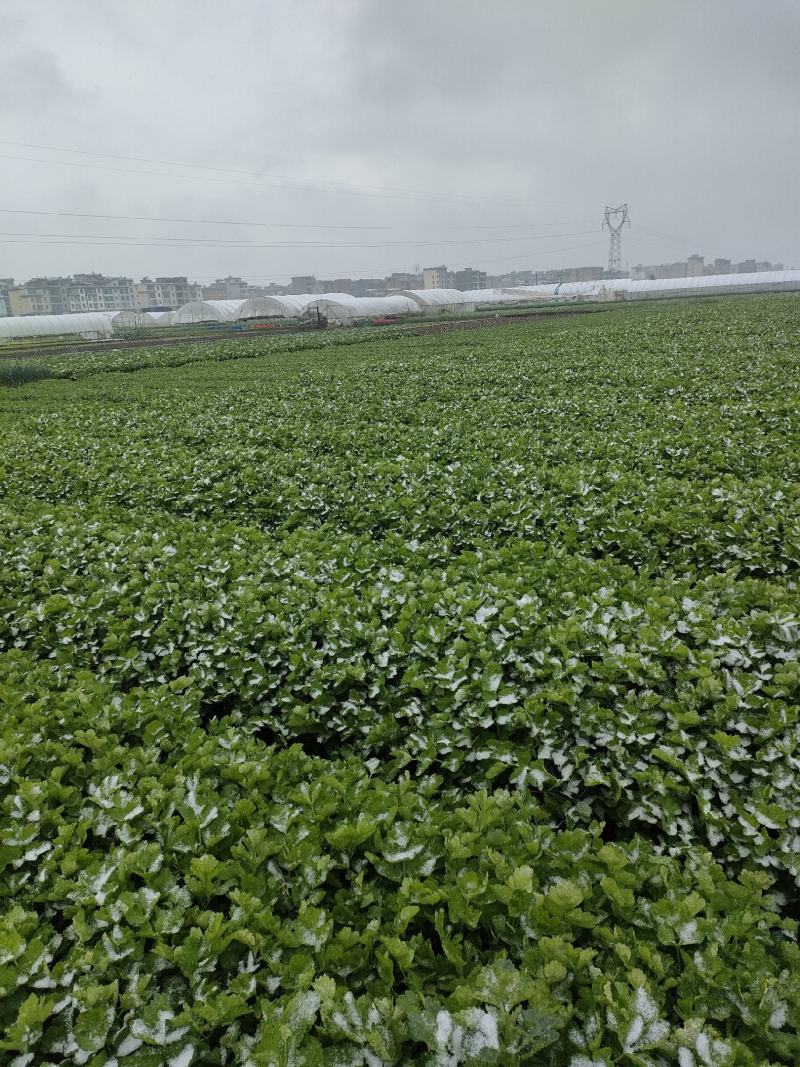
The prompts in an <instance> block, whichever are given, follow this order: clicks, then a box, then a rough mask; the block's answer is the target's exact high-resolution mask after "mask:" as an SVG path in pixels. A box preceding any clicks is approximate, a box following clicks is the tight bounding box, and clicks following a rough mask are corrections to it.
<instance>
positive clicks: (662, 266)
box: [631, 260, 687, 281]
mask: <svg viewBox="0 0 800 1067" xmlns="http://www.w3.org/2000/svg"><path fill="white" fill-rule="evenodd" d="M686 269H687V268H686V260H680V261H679V262H676V263H655V264H651V265H650V266H643V265H642V264H641V263H640V264H638V265H637V266H635V267H631V278H632V279H633V280H634V281H644V280H645V279H648V278H685V277H686Z"/></svg>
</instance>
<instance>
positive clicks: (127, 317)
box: [111, 311, 159, 329]
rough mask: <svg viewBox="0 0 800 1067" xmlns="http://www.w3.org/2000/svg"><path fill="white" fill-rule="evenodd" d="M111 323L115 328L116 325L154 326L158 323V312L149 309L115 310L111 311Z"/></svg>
mask: <svg viewBox="0 0 800 1067" xmlns="http://www.w3.org/2000/svg"><path fill="white" fill-rule="evenodd" d="M112 314H113V317H112V319H111V325H112V326H113V327H114V328H115V329H116V328H117V327H118V326H155V325H156V324H157V323H158V321H159V320H158V317H157V316H158V312H156V313H155V314H153V312H151V311H117V312H114V313H112Z"/></svg>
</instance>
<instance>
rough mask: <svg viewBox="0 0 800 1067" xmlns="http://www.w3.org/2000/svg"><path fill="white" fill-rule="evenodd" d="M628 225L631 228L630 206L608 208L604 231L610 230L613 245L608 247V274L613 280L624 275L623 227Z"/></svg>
mask: <svg viewBox="0 0 800 1067" xmlns="http://www.w3.org/2000/svg"><path fill="white" fill-rule="evenodd" d="M626 223H627V225H628V226H630V224H631V223H630V219H629V218H628V205H627V204H621V205H620V206H619V207H606V213H605V216H604V218H603V229H604V230H606V229H607V230H608V233H609V237H610V238H611V243H610V244H609V247H608V273H609V276H610V277H611V278H616V277H618V276H619V275H620V274H621V273H622V238H621V236H620V234H621V233H622V227H623V226H625V225H626Z"/></svg>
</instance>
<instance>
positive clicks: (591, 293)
mask: <svg viewBox="0 0 800 1067" xmlns="http://www.w3.org/2000/svg"><path fill="white" fill-rule="evenodd" d="M781 291H800V270H782V271H762V272H759V273H757V274H718V275H706V276H701V277H695V278H660V279H647V280H642V281H633V280H631V279H630V278H612V279H606V280H604V281H593V282H563V283H559V284H545V285H530V286H525V285H521V286H515V287H513V288H508V289H474V290H471V291H467V292H462V291H461V290H458V289H409V290H405V291H403V292H400V293H397V294H394V295H391V296H380V297H357V296H351V295H350V294H348V293H326V294H325V295H324V296H319V295H313V294H305V295H297V296H258V297H252V298H250V299H249V300H197V301H192V302H191V303H189V304H184V305H183V307H179V308H177V309H176V310H174V311H163V312H147V311H97V312H89V313H76V314H67V315H28V316H13V317H10V318H0V343H2V342H8V341H13V340H17V339H20V338H26V337H29V338H34V337H66V336H70V335H72V336H80V337H85V338H90V339H100V338H109V337H113V336H114V335H115V334H119V333H121V332H123V333H124V331H126V330H137V329H147V328H152V329H164V328H167V327H180V326H190V325H197V324H199V323H207V324H213V323H218V324H221V323H228V324H235V323H247V322H254V321H263V322H267V323H274V324H291V323H302V322H308V323H318V324H324V325H331V326H337V325H347V324H351V323H357V322H375V323H378V324H380V323H385V322H393V321H400V320H402V319H404V318H406V317H407V316H418V315H423V316H442V315H444V316H451V317H453V316H460V315H469V314H472V313H474V312H476V311H480V310H486V309H490V308H492V307H497V308H499V307H501V306H507V307H513V306H514V305H517V306H519V305H524V304H558V303H568V302H572V303H583V302H604V301H629V300H654V299H665V298H678V297H689V296H726V295H728V296H732V295H738V294H744V293H758V292H781Z"/></svg>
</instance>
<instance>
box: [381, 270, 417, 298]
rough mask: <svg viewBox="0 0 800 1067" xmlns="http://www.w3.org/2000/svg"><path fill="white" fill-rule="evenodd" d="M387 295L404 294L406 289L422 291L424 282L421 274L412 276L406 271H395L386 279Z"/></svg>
mask: <svg viewBox="0 0 800 1067" xmlns="http://www.w3.org/2000/svg"><path fill="white" fill-rule="evenodd" d="M384 286H385V289H386V292H387V293H402V292H403V291H404V290H405V289H422V288H424V286H423V281H422V275H421V274H410V273H408V272H406V271H394V272H393V273H392V274H388V275H387V276H386V278H385V279H384Z"/></svg>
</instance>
